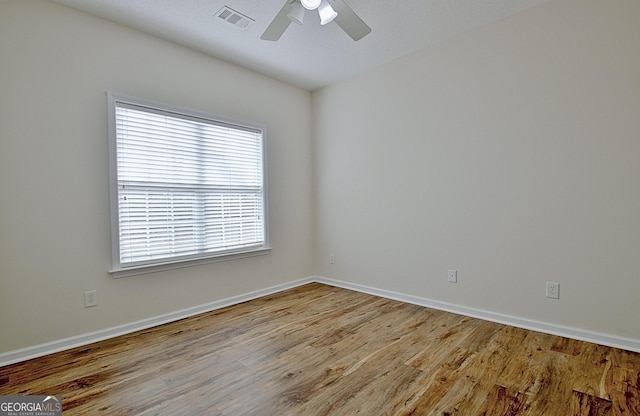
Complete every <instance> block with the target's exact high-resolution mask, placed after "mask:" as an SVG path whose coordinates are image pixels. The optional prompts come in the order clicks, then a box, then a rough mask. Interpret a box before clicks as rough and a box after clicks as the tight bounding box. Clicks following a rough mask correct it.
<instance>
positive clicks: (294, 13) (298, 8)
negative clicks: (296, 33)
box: [287, 2, 304, 25]
mask: <svg viewBox="0 0 640 416" xmlns="http://www.w3.org/2000/svg"><path fill="white" fill-rule="evenodd" d="M287 17H288V18H289V20H291V21H292V22H294V23H297V24H299V25H301V24H303V23H304V7H302V4H300V3H298V2H296V3H295V4H294V5H293V7H292V8H291V11H290V12H289V14H288V15H287Z"/></svg>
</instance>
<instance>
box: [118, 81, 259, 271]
mask: <svg viewBox="0 0 640 416" xmlns="http://www.w3.org/2000/svg"><path fill="white" fill-rule="evenodd" d="M106 95H107V120H108V137H109V197H110V215H111V266H112V268H111V269H110V270H109V273H110V274H111V276H112V277H113V278H120V277H127V276H134V275H140V274H146V273H154V272H159V271H164V270H173V269H177V268H182V267H191V266H196V265H201V264H207V263H215V262H221V261H228V260H235V259H241V258H247V257H253V256H261V255H266V254H269V253H270V252H271V247H270V245H269V210H268V207H269V201H268V195H269V193H268V189H267V183H268V177H267V129H266V126H265V125H263V124H258V123H253V122H247V121H244V120H237V119H232V118H228V117H224V116H220V115H217V114H211V113H206V112H202V111H197V110H191V109H187V108H183V107H178V106H173V105H170V104H164V103H159V102H155V101H150V100H144V99H140V98H135V97H130V96H126V95H122V94H117V93H114V92H111V91H107V92H106ZM117 103H124V104H129V105H135V106H141V107H147V108H150V109H152V110H157V111H162V112H173V113H177V114H180V115H185V116H187V117H195V118H201V119H206V120H213V121H215V122H220V123H227V124H233V125H238V126H241V127H247V128H250V129H256V130H260V131H261V132H262V181H263V211H262V212H263V227H264V242H263V244H262V245H259V246H256V247H253V248H246V249H236V250H230V251H220V252H216V253H205V254H197V255H192V256H184V257H180V258H175V259H171V258H169V259H161V260H157V261H149V262H147V263H144V264H135V265H129V266H127V265H124V266H123V265H122V264H121V262H120V237H119V236H120V224H119V204H118V167H117V142H116V111H115V109H116V104H117Z"/></svg>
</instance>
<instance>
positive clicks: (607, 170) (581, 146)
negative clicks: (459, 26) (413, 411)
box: [312, 0, 640, 340]
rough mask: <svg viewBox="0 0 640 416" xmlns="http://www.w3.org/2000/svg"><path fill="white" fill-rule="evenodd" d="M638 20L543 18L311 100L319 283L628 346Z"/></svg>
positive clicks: (481, 35)
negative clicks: (554, 289)
mask: <svg viewBox="0 0 640 416" xmlns="http://www.w3.org/2000/svg"><path fill="white" fill-rule="evenodd" d="M639 16H640V2H638V1H636V0H612V1H606V2H605V1H601V0H561V1H552V2H549V3H546V4H544V5H543V6H540V7H537V8H533V9H529V10H527V11H524V12H523V13H520V14H518V15H515V16H513V17H511V18H508V19H506V20H503V21H501V22H498V23H495V24H492V25H488V26H484V27H482V28H480V29H478V30H475V31H473V32H471V33H468V34H466V35H463V36H461V37H459V38H457V39H455V40H452V41H449V42H446V43H444V44H441V45H438V46H437V47H432V48H428V49H425V50H422V51H420V52H418V53H415V54H413V55H411V56H407V57H404V58H401V59H399V60H397V61H394V62H392V63H389V64H387V65H384V66H381V67H379V68H377V69H374V70H371V71H369V72H367V73H366V74H363V75H360V76H357V77H355V78H353V79H351V80H348V81H344V82H341V83H338V84H335V85H333V86H330V87H328V88H325V89H323V90H320V91H317V92H314V93H313V95H312V105H313V112H314V119H313V123H314V167H315V170H314V181H315V182H314V189H315V195H314V198H315V204H314V206H315V207H316V210H317V217H316V220H317V221H316V232H317V233H316V269H317V272H318V274H320V275H322V276H326V277H330V278H335V279H339V280H343V281H347V282H350V283H355V284H361V285H365V286H369V287H373V288H378V289H386V290H392V291H395V292H400V293H404V294H408V295H414V296H419V297H423V298H427V299H432V300H437V301H442V302H449V303H453V304H457V305H462V306H464V307H470V308H477V309H480V310H484V311H490V312H495V313H500V314H505V315H508V316H511V317H518V318H523V319H528V320H537V321H541V322H547V323H552V324H554V325H560V326H567V327H570V328H577V329H580V330H584V331H591V332H600V333H604V334H611V335H615V336H617V337H629V338H634V339H636V340H637V339H638V334H640V319H638V316H640V276H639V270H640V255H639V253H640V219H639V218H638V215H639V213H640V163H639V160H638V158H639V157H640V136H639V135H640V48H639V47H638V40H640V25H639V24H638V17H639ZM330 253H335V256H336V263H335V265H331V264H329V262H328V256H329V254H330ZM448 269H457V270H458V280H459V283H458V284H450V283H447V276H446V274H447V270H448ZM546 281H556V282H560V284H561V289H560V294H561V298H560V299H559V300H555V301H554V300H549V299H546V298H545V282H546Z"/></svg>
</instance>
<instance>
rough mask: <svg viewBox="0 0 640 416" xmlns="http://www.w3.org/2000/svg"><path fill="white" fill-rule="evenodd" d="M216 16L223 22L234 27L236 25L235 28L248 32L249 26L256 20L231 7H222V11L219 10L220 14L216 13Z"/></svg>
mask: <svg viewBox="0 0 640 416" xmlns="http://www.w3.org/2000/svg"><path fill="white" fill-rule="evenodd" d="M216 16H218V17H219V18H220V19H222V20H225V21H227V22H229V23H231V24H232V25H234V26H235V27H237V28H238V29H241V30H247V28H248V27H249V25H250V24H251V23H253V22H255V20H254V19H252V18H250V17H249V16H245V15H244V14H242V13H240V12H237V11H235V10H233V9H232V8H231V7H229V6H222V9H220V10H218V13H216Z"/></svg>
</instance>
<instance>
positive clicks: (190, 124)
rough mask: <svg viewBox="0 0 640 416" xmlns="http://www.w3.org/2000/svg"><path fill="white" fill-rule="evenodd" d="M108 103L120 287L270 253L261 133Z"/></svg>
mask: <svg viewBox="0 0 640 416" xmlns="http://www.w3.org/2000/svg"><path fill="white" fill-rule="evenodd" d="M107 96H108V101H109V103H108V104H109V107H108V108H109V140H110V168H111V210H112V213H111V220H112V239H113V270H112V273H113V275H114V277H122V276H126V275H131V274H139V273H145V272H149V271H155V270H163V269H167V268H174V267H182V266H184V265H191V264H197V263H202V262H208V261H215V260H221V259H227V258H233V257H241V256H247V255H255V254H265V252H266V251H268V238H267V234H268V233H267V228H268V227H267V221H266V218H267V216H266V189H265V182H266V181H265V169H264V139H265V128H264V127H263V126H259V125H255V124H250V123H245V122H237V121H232V120H228V119H223V118H221V117H217V116H213V115H209V114H204V113H199V112H194V111H189V110H184V109H179V108H175V107H171V106H168V105H164V104H158V103H152V102H148V101H143V100H139V99H135V98H130V97H124V96H119V95H115V94H112V93H108V94H107Z"/></svg>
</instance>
